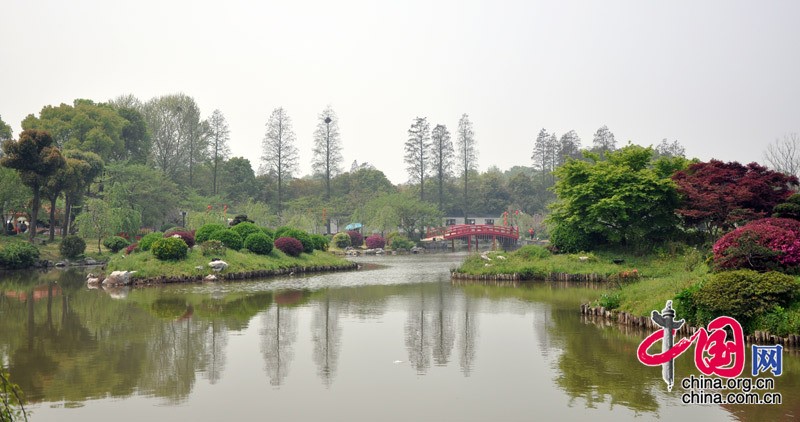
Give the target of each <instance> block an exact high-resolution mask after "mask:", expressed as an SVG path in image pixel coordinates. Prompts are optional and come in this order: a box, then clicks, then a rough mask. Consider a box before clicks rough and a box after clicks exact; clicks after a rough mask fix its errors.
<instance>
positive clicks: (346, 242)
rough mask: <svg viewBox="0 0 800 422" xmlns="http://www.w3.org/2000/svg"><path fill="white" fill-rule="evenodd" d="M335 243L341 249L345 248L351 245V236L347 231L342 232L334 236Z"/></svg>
mask: <svg viewBox="0 0 800 422" xmlns="http://www.w3.org/2000/svg"><path fill="white" fill-rule="evenodd" d="M333 244H334V245H336V247H337V248H339V249H344V248H346V247H348V246H350V244H351V242H350V236H349V235H348V234H347V233H344V232H340V233H336V234H335V235H334V236H333Z"/></svg>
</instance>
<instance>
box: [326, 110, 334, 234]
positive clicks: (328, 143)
mask: <svg viewBox="0 0 800 422" xmlns="http://www.w3.org/2000/svg"><path fill="white" fill-rule="evenodd" d="M332 121H333V120H331V117H330V116H326V117H325V129H326V131H325V201H326V202H327V201H330V200H331V122H332ZM330 232H331V219H330V218H326V219H325V233H326V234H330Z"/></svg>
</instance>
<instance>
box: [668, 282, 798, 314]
mask: <svg viewBox="0 0 800 422" xmlns="http://www.w3.org/2000/svg"><path fill="white" fill-rule="evenodd" d="M798 294H800V283H798V281H797V280H795V278H794V277H792V276H790V275H786V274H782V273H779V272H775V271H770V272H766V273H760V272H757V271H753V270H736V271H724V272H721V273H717V274H712V275H711V276H710V277H709V278H708V280H706V281H705V282H703V283H702V284H700V285H699V286H696V287H694V288H692V289H689V290H688V291H684V292H682V293H681V294H680V295H679V299H680V301H681V304H683V305H686V307H687V308H688V309H686V311H687V312H689V314H690V315H691V314H694V316H696V319H697V320H699V321H698V322H700V323H702V324H705V323H707V322H709V320H710V319H711V318H715V317H717V316H721V315H726V316H729V317H733V318H736V320H737V321H739V322H740V323H742V325H745V326H747V325H748V324H749V323H750V322H751V321H752V320H753V319H755V318H757V317H758V316H760V315H763V314H766V313H767V312H769V311H770V310H772V309H773V307H775V306H776V305H777V306H787V305H788V304H790V303H791V302H792V301H794V300H795V298H797V297H798Z"/></svg>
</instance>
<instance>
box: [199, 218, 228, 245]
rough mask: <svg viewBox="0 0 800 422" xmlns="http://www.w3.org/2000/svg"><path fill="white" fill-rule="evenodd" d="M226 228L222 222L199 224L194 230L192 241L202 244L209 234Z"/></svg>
mask: <svg viewBox="0 0 800 422" xmlns="http://www.w3.org/2000/svg"><path fill="white" fill-rule="evenodd" d="M227 229H228V228H227V227H225V225H224V224H221V223H207V224H203V225H202V226H200V228H199V229H197V231H195V232H194V241H195V242H196V243H198V244H202V243H203V242H205V241H206V240H208V239H211V234H212V233H214V232H216V231H220V230H227Z"/></svg>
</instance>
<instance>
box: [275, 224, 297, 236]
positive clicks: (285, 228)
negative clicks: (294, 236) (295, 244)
mask: <svg viewBox="0 0 800 422" xmlns="http://www.w3.org/2000/svg"><path fill="white" fill-rule="evenodd" d="M289 230H294V227H291V226H280V227H278V228H277V229H275V237H273V239H277V238H279V237H287V236H286V233H287V232H288V231H289ZM289 237H290V236H289Z"/></svg>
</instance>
